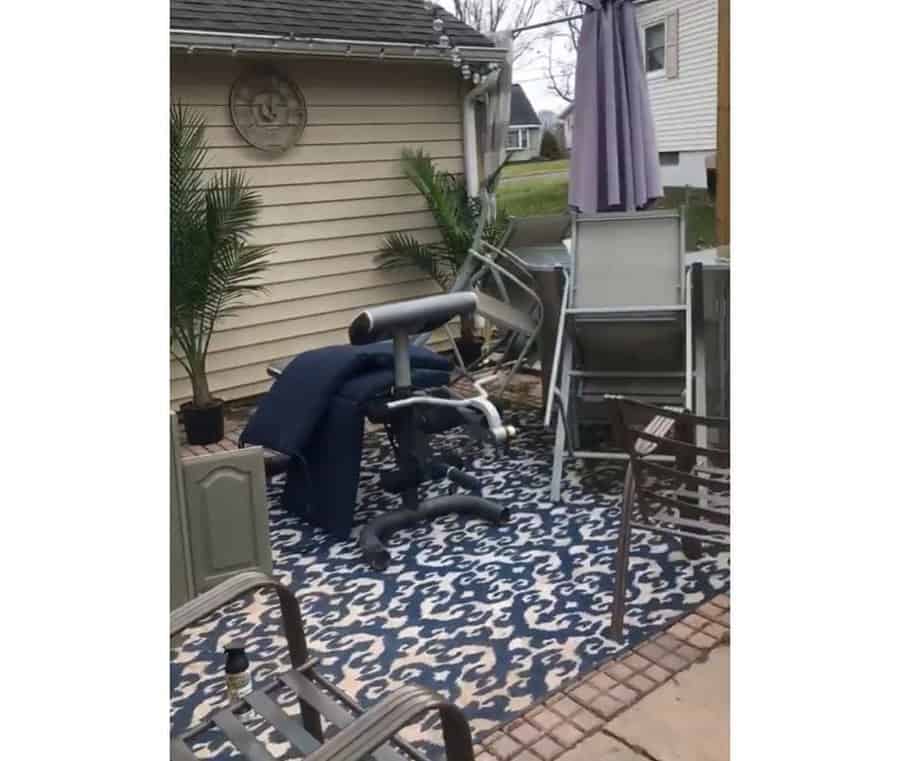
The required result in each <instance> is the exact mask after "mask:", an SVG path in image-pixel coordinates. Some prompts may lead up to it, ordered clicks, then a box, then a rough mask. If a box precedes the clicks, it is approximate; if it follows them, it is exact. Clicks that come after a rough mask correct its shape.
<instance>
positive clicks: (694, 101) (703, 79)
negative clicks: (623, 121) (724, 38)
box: [636, 0, 718, 151]
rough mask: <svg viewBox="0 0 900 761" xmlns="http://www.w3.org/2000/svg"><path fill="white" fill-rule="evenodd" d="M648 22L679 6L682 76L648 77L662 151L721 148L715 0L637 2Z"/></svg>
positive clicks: (640, 16)
mask: <svg viewBox="0 0 900 761" xmlns="http://www.w3.org/2000/svg"><path fill="white" fill-rule="evenodd" d="M636 7H637V18H638V23H639V25H640V26H641V27H642V28H643V27H645V26H648V25H651V24H653V23H655V22H657V21H662V20H664V19H665V18H666V16H667V15H669V14H671V13H674V12H675V11H677V12H678V76H677V77H675V78H672V79H668V78H666V77H665V76H657V77H654V76H651V77H650V78H649V79H648V88H649V91H650V106H651V109H652V111H653V117H654V121H655V123H656V139H657V143H658V148H659V150H660V151H701V150H702V151H714V150H715V148H716V39H717V31H716V30H717V13H718V11H717V3H716V0H651V1H650V2H645V3H641V4H640V5H637V6H636Z"/></svg>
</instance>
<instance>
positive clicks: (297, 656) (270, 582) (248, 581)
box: [169, 571, 309, 668]
mask: <svg viewBox="0 0 900 761" xmlns="http://www.w3.org/2000/svg"><path fill="white" fill-rule="evenodd" d="M266 587H268V588H271V589H274V590H275V592H276V593H277V594H278V604H279V606H280V607H281V624H282V627H283V628H284V634H285V637H287V641H288V649H289V651H290V654H291V665H292V666H293V667H294V668H299V667H300V666H301V665H303V664H304V663H305V662H306V661H307V660H308V659H309V651H308V649H307V647H306V635H305V634H304V631H303V618H302V616H301V615H300V604H299V603H298V602H297V598H296V597H294V594H293V593H292V592H291V590H290V589H288V588H287V587H286V586H284V584H282V583H280V582H278V581H276V580H275V579H273V578H272V577H271V576H269V575H267V574H265V573H260V572H259V571H247V572H245V573H239V574H237V575H236V576H232V577H231V578H230V579H228V580H227V581H223V582H222V583H221V584H218V585H216V586H215V587H213V588H212V589H210V590H209V591H207V592H204V593H203V594H201V595H199V596H197V597H195V598H194V599H193V600H189V601H188V602H186V603H185V604H184V605H181V606H179V607H178V608H176V609H175V610H173V611H172V612H171V613H170V614H169V636H170V637H174V636H175V635H176V634H178V633H180V632H182V631H184V629H186V628H187V627H188V626H190V625H191V624H193V623H195V622H196V621H199V620H200V619H201V618H203V617H204V616H207V615H209V614H210V613H212V612H213V611H216V610H218V609H219V608H221V607H223V606H224V605H227V604H228V603H230V602H231V601H232V600H236V599H237V598H238V597H241V596H242V595H245V594H246V593H248V592H252V591H255V590H257V589H262V588H266Z"/></svg>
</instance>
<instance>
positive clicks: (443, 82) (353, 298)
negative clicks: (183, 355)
mask: <svg viewBox="0 0 900 761" xmlns="http://www.w3.org/2000/svg"><path fill="white" fill-rule="evenodd" d="M248 65H252V62H248V61H247V60H246V59H239V58H231V57H222V56H212V55H199V54H198V55H192V56H188V55H175V56H173V58H172V76H171V85H172V86H171V91H172V99H173V101H180V102H181V103H183V104H184V105H186V106H189V107H191V108H193V109H195V110H197V111H199V112H201V113H202V114H203V115H204V117H205V118H206V120H207V125H208V129H207V140H208V143H209V145H210V150H209V153H208V157H207V162H206V166H207V167H208V168H209V169H210V170H213V169H222V168H240V169H241V170H242V171H243V172H244V173H245V175H246V176H247V178H248V180H249V181H250V183H251V184H252V185H253V186H254V187H255V188H257V189H258V190H259V192H260V194H261V196H262V202H263V206H262V210H261V213H260V215H259V219H258V224H257V226H256V229H255V231H254V236H253V242H254V243H258V244H262V245H267V246H271V247H272V249H273V250H272V253H271V255H270V257H269V262H270V267H269V268H268V270H267V272H266V274H265V277H264V282H265V285H266V290H265V292H264V293H262V294H257V295H255V296H254V297H251V298H248V299H247V300H246V301H245V303H244V305H243V306H242V307H241V308H239V309H238V311H237V313H236V314H235V315H234V316H233V317H231V318H228V319H225V320H223V321H222V322H221V323H220V324H219V328H218V330H217V332H216V334H215V335H214V336H213V339H212V341H211V343H210V353H209V357H208V362H207V367H208V371H209V374H210V385H211V387H212V390H213V392H214V393H216V394H217V395H219V396H221V397H223V398H225V399H235V398H240V397H244V396H251V395H255V394H259V393H263V392H264V391H265V390H266V389H267V388H268V386H269V380H268V376H267V375H266V372H265V369H266V366H267V365H268V364H269V363H270V362H272V361H274V360H277V359H282V358H284V357H288V356H292V355H294V354H297V353H298V352H301V351H306V350H308V349H314V348H318V347H321V346H327V345H329V344H334V343H346V340H347V327H348V325H349V323H350V321H351V320H352V318H353V316H354V315H355V314H356V313H357V312H358V311H359V310H360V309H363V308H365V307H368V306H371V305H374V304H382V303H385V302H389V301H396V300H399V299H405V298H415V297H416V296H423V295H426V294H429V293H433V292H434V291H435V286H434V284H433V283H432V282H431V281H430V280H429V279H428V278H426V277H425V276H423V274H422V273H421V272H419V271H418V270H415V269H403V270H397V271H391V272H385V271H383V270H379V269H377V267H376V266H375V255H376V253H377V251H378V248H379V246H380V244H381V242H382V240H383V238H384V236H385V235H387V234H389V233H392V232H401V231H402V232H408V233H411V234H413V235H415V236H416V237H417V238H418V239H420V240H422V241H426V242H430V241H434V240H437V239H438V237H439V234H438V231H437V230H436V228H435V226H434V220H433V218H432V216H431V214H430V212H428V210H427V207H426V205H425V203H424V201H423V200H422V198H421V197H420V196H419V195H418V193H416V191H415V189H414V188H413V187H412V185H411V183H410V182H409V181H408V180H407V179H406V178H405V177H404V176H403V172H402V167H401V165H400V161H399V158H400V152H401V150H402V149H403V148H404V147H407V146H408V147H411V148H418V147H421V148H423V149H424V150H425V151H427V152H428V153H430V154H431V155H432V156H434V157H435V158H436V161H437V163H438V165H439V166H440V167H441V168H442V169H446V170H448V171H452V172H461V171H462V170H463V160H462V155H463V147H462V124H461V116H462V114H461V105H460V104H461V90H460V84H459V78H458V76H456V75H455V72H454V71H453V70H451V69H450V68H449V67H443V66H436V65H428V64H422V65H412V64H409V63H396V62H384V63H378V64H373V63H372V62H358V61H341V60H332V61H325V60H322V59H310V60H303V59H296V60H293V61H291V60H290V59H287V58H283V57H282V58H278V59H277V63H276V65H277V66H278V67H279V69H280V70H282V71H284V72H285V73H287V74H288V75H289V76H291V77H292V78H293V79H294V80H295V81H296V83H297V85H298V86H299V87H300V89H301V91H302V92H303V94H304V97H305V98H306V105H307V109H308V122H307V127H306V129H305V130H304V132H303V135H302V136H301V138H300V140H299V143H298V145H297V146H296V147H295V148H293V149H291V150H290V151H288V152H287V153H286V154H283V155H281V156H276V157H272V156H269V155H266V154H263V153H261V152H260V151H257V150H256V149H254V148H251V147H250V146H247V145H246V144H245V143H244V142H243V140H242V139H241V138H240V136H239V135H238V134H237V132H236V131H235V130H234V128H233V127H232V126H231V119H230V116H229V110H228V98H229V92H230V89H231V85H232V83H233V81H234V79H235V78H236V77H237V76H238V74H239V73H240V72H241V71H242V70H243V68H244V67H245V66H248ZM210 173H211V172H210ZM170 395H171V398H172V401H173V402H174V403H180V402H182V401H184V400H186V399H187V398H189V396H190V383H189V381H188V380H187V377H186V374H185V372H184V370H183V368H182V367H181V366H180V365H179V364H178V363H177V362H174V361H173V362H172V364H171V389H170Z"/></svg>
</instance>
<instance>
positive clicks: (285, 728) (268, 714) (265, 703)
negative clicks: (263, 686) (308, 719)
mask: <svg viewBox="0 0 900 761" xmlns="http://www.w3.org/2000/svg"><path fill="white" fill-rule="evenodd" d="M247 702H248V703H249V704H250V706H251V707H252V708H253V709H254V710H255V711H256V712H257V713H258V714H259V715H260V716H262V717H263V718H264V719H265V720H266V721H267V722H269V724H271V725H272V726H273V727H275V729H277V730H278V731H279V732H281V734H282V735H284V737H285V739H287V741H288V742H290V743H291V745H293V746H294V747H295V748H296V749H297V750H299V751H301V752H303V753H312V752H313V751H314V750H315V749H316V748H318V747H319V746H320V745H321V743H320V742H319V741H318V740H316V738H315V737H313V736H312V735H311V734H310V733H309V732H307V731H306V730H305V729H304V728H303V725H302V724H301V723H300V721H299V717H294V716H288V714H287V713H285V711H284V709H283V708H282V707H281V706H280V705H278V704H277V703H276V702H275V701H274V700H272V698H270V697H269V696H268V695H267V694H266V693H265V692H262V691H256V692H253V693H251V694H250V695H248V696H247Z"/></svg>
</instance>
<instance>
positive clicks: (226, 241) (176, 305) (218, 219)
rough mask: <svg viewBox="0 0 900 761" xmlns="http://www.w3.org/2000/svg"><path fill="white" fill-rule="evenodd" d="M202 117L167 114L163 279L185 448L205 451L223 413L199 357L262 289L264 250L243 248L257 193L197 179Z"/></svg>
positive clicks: (237, 179)
mask: <svg viewBox="0 0 900 761" xmlns="http://www.w3.org/2000/svg"><path fill="white" fill-rule="evenodd" d="M205 131H206V124H205V122H204V120H203V118H202V117H201V116H200V115H198V114H196V113H192V112H191V111H189V110H188V109H186V108H184V107H182V106H181V105H180V104H179V105H175V106H173V107H172V110H171V114H170V139H171V146H170V148H171V155H170V171H169V203H170V209H169V226H170V229H169V236H170V245H169V256H170V261H169V278H170V323H169V326H170V333H171V336H170V337H171V352H172V356H173V357H174V359H175V360H176V361H177V362H179V363H180V364H181V366H182V367H183V368H184V369H185V371H186V372H187V374H188V378H190V381H191V390H192V398H191V401H189V402H186V403H185V404H183V405H182V407H181V413H182V420H183V422H184V427H185V432H186V434H187V439H188V442H190V443H191V444H211V443H213V442H215V441H218V440H219V439H221V438H222V436H223V435H224V424H225V417H224V407H223V402H222V400H221V399H217V398H215V397H214V396H213V395H212V394H211V393H210V389H209V380H208V378H207V374H206V355H207V352H208V351H209V343H210V339H211V338H212V334H213V331H214V329H215V327H216V324H217V323H218V321H219V320H220V319H222V318H224V317H227V316H228V315H230V314H232V313H233V312H234V309H235V307H237V306H238V305H239V303H240V301H241V299H242V298H243V297H245V296H247V295H249V294H251V293H254V292H257V291H259V290H261V289H262V288H263V285H262V283H261V282H260V275H261V274H262V272H263V270H264V269H265V267H266V261H265V257H266V256H267V255H268V254H269V249H266V248H263V247H261V246H254V245H251V244H250V243H249V242H248V239H249V237H250V233H251V230H252V227H253V223H254V222H255V220H256V216H257V214H258V212H259V207H260V197H259V194H258V193H256V192H255V191H253V190H251V189H250V186H249V184H248V182H247V180H246V178H245V176H244V175H243V173H241V172H238V171H235V170H227V171H222V172H219V173H217V174H215V175H214V176H212V177H211V178H209V179H206V178H205V177H204V176H203V171H202V170H203V164H204V160H205V158H206V154H207V145H206V139H205Z"/></svg>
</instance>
